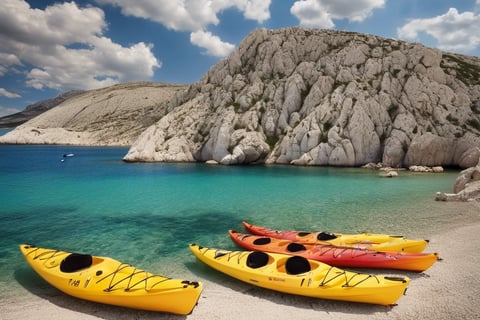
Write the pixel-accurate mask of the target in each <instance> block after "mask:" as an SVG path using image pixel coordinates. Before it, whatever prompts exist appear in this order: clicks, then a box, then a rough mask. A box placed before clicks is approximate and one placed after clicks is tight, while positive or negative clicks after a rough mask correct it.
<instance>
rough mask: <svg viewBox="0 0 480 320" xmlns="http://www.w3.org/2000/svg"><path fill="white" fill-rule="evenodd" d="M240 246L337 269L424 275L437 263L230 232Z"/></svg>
mask: <svg viewBox="0 0 480 320" xmlns="http://www.w3.org/2000/svg"><path fill="white" fill-rule="evenodd" d="M228 233H229V235H230V237H231V238H232V240H233V242H235V243H236V244H237V245H238V246H240V247H242V248H245V249H247V250H250V251H264V252H272V253H283V254H290V255H296V256H301V257H304V258H307V259H311V260H317V261H320V262H323V263H326V264H329V265H331V266H336V267H357V268H382V269H398V270H408V271H416V272H422V271H425V270H427V269H428V268H430V267H431V266H432V265H433V264H434V263H435V261H437V260H438V255H437V254H436V253H403V252H378V251H373V250H368V249H360V248H348V247H337V246H333V245H315V244H301V243H297V242H292V241H290V240H282V239H276V238H272V237H265V236H256V235H251V234H244V233H240V232H237V231H232V230H230V231H229V232H228Z"/></svg>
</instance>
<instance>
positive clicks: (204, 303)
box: [0, 203, 480, 320]
mask: <svg viewBox="0 0 480 320" xmlns="http://www.w3.org/2000/svg"><path fill="white" fill-rule="evenodd" d="M479 208H480V203H479V204H477V203H475V204H473V205H472V210H471V211H470V214H471V215H472V216H470V218H471V219H469V220H470V221H465V224H463V225H456V226H455V227H453V229H449V230H447V231H445V232H443V233H437V234H435V233H434V234H432V236H431V238H430V244H429V246H428V247H427V249H426V250H425V251H426V252H438V253H439V254H440V257H441V258H442V260H441V261H438V262H437V263H435V264H434V265H433V266H432V267H431V268H430V269H428V270H427V271H425V272H423V273H412V272H404V271H395V270H374V269H368V270H360V271H363V272H367V273H378V274H385V275H387V274H388V275H402V276H408V277H410V279H411V283H410V286H409V288H408V290H407V294H406V295H405V296H402V297H401V298H400V299H399V301H398V305H397V306H394V307H392V308H387V307H384V306H376V305H368V304H356V303H348V302H342V301H329V300H321V299H313V298H306V297H299V296H293V295H287V294H283V293H279V292H275V291H270V290H267V289H262V288H257V287H254V286H251V285H249V284H246V283H242V282H240V281H238V280H235V279H233V278H230V277H228V276H223V275H221V276H218V275H217V276H215V277H212V276H211V273H210V274H209V273H208V271H207V269H208V267H207V266H203V265H202V264H201V262H198V261H192V262H191V263H190V264H191V265H189V269H192V271H193V272H195V274H196V275H198V278H199V280H200V281H202V282H203V283H204V291H203V293H202V295H201V297H200V299H199V302H198V305H197V306H196V307H195V309H194V310H193V312H192V313H191V314H190V315H188V316H178V315H171V314H163V313H154V312H146V311H139V310H132V309H126V308H120V307H115V306H108V305H102V304H97V303H93V302H88V301H83V300H80V299H76V298H72V297H70V296H67V295H65V294H63V293H61V292H60V291H58V290H56V289H54V288H53V287H51V286H49V285H48V284H47V283H45V282H44V281H43V280H40V279H39V280H38V281H37V284H38V286H35V287H33V286H32V285H29V286H26V284H27V282H28V279H24V278H23V275H22V273H21V272H17V273H16V274H15V279H16V280H17V281H18V282H19V284H20V290H21V292H19V294H20V295H17V296H13V295H12V296H9V297H8V298H7V299H2V301H1V302H0V308H1V309H2V319H5V320H9V319H12V320H13V319H26V320H33V319H51V320H54V319H81V320H91V319H111V320H114V319H133V318H135V319H191V320H196V319H251V318H253V317H258V315H259V314H261V315H262V318H263V319H286V318H293V317H295V318H300V319H323V318H327V317H328V319H339V320H347V319H358V320H363V319H378V320H382V319H402V320H403V319H424V320H428V319H432V320H433V319H435V320H442V319H445V320H446V319H454V318H456V319H476V318H477V317H478V313H479V312H480V306H478V305H477V304H476V302H475V301H476V299H477V297H478V295H480V279H479V278H478V277H477V276H476V273H478V265H479V264H480V255H478V252H480V239H478V237H477V235H478V234H479V233H480V221H479V217H480V214H479V213H478V212H479V210H478V209H479ZM475 215H476V216H475ZM467 223H468V224H467ZM441 229H444V228H441ZM472 253H473V254H472ZM27 287H28V288H27Z"/></svg>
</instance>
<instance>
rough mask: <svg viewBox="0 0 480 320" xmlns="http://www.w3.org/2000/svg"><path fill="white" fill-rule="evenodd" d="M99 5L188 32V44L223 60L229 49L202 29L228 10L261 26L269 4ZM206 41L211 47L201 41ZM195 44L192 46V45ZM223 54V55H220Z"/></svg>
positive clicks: (258, 0) (247, 0) (186, 0)
mask: <svg viewBox="0 0 480 320" xmlns="http://www.w3.org/2000/svg"><path fill="white" fill-rule="evenodd" d="M96 1H97V3H100V4H110V5H114V6H118V7H120V8H121V11H122V13H123V14H124V15H127V16H134V17H138V18H143V19H148V20H152V21H155V22H158V23H160V24H162V25H164V26H165V27H167V28H169V29H172V30H175V31H190V32H192V33H191V34H190V39H191V41H192V44H194V45H196V46H199V47H202V48H204V49H206V50H207V54H211V55H214V56H225V55H227V54H228V53H230V51H231V48H233V47H232V45H231V44H230V43H227V42H223V41H222V40H221V39H220V38H219V37H218V36H213V35H212V34H211V33H210V32H207V31H206V29H207V27H208V26H209V25H218V24H219V23H220V19H219V17H218V15H219V14H220V13H221V12H222V11H224V10H226V9H229V8H236V9H238V10H240V11H241V12H243V15H244V17H245V18H246V19H250V20H255V21H257V22H258V23H262V22H264V21H265V20H268V19H269V18H270V10H269V7H270V3H271V0H136V1H131V0H96ZM205 38H210V39H211V40H212V41H214V43H213V44H212V43H209V42H206V41H203V40H204V39H205ZM193 41H195V42H193ZM221 54H223V55H221Z"/></svg>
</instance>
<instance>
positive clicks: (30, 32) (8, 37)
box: [0, 0, 160, 89]
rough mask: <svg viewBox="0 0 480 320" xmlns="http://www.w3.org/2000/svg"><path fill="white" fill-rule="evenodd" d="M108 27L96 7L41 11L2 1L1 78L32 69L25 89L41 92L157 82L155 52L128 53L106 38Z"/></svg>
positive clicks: (17, 0) (143, 47) (140, 48)
mask: <svg viewBox="0 0 480 320" xmlns="http://www.w3.org/2000/svg"><path fill="white" fill-rule="evenodd" d="M106 27H107V23H106V21H105V16H104V13H103V11H102V10H101V9H99V8H95V7H92V6H89V7H85V8H80V7H78V6H77V4H75V3H74V2H71V3H62V4H54V5H51V6H48V7H46V8H45V10H40V9H32V8H31V7H30V6H29V5H28V3H26V2H25V1H23V0H3V1H2V10H0V43H2V46H1V47H0V75H2V74H5V73H6V72H8V70H11V66H13V65H33V66H34V67H32V68H31V69H30V70H27V71H26V72H25V73H26V74H27V82H26V83H27V85H29V86H32V87H34V88H37V89H42V88H44V87H48V88H54V89H65V88H76V89H93V88H98V87H103V86H105V85H111V84H114V83H117V82H119V81H131V80H145V79H148V78H150V77H152V75H153V72H154V69H155V68H158V67H160V63H159V62H158V61H157V59H156V58H155V56H154V55H153V53H152V46H151V45H149V44H145V43H143V42H140V43H137V44H133V45H131V46H130V47H123V46H121V45H120V44H117V43H114V42H112V41H111V40H110V39H108V38H105V37H104V36H103V31H104V30H105V28H106Z"/></svg>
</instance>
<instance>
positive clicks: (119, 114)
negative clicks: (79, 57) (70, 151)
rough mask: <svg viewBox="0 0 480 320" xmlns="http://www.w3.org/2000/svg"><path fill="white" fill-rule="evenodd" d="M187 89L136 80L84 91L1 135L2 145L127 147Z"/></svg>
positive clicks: (0, 141) (166, 111) (181, 86)
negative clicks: (171, 101)
mask: <svg viewBox="0 0 480 320" xmlns="http://www.w3.org/2000/svg"><path fill="white" fill-rule="evenodd" d="M185 88H186V86H184V85H174V84H165V83H154V82H135V83H125V84H119V85H114V86H111V87H107V88H102V89H97V90H90V91H85V92H83V93H79V94H77V95H75V96H72V97H69V98H67V99H65V101H63V102H62V103H60V104H58V105H57V106H56V107H55V108H52V109H50V110H48V111H46V112H44V113H42V114H40V115H39V116H37V117H35V118H33V119H31V120H30V121H28V122H26V123H24V124H22V125H20V126H19V127H17V128H16V129H15V130H13V131H11V132H9V133H7V134H5V135H4V136H1V137H0V143H13V144H72V145H103V146H129V145H131V144H132V143H133V141H135V139H136V138H137V137H138V135H140V133H142V132H143V131H144V130H145V129H146V128H147V127H149V126H150V125H152V124H154V123H155V122H156V121H158V120H159V119H160V118H162V117H163V116H164V115H165V114H166V113H168V102H169V101H170V100H171V99H172V98H173V97H174V95H175V94H176V93H178V92H181V91H183V90H185Z"/></svg>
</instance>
